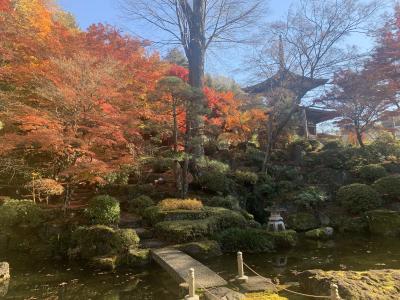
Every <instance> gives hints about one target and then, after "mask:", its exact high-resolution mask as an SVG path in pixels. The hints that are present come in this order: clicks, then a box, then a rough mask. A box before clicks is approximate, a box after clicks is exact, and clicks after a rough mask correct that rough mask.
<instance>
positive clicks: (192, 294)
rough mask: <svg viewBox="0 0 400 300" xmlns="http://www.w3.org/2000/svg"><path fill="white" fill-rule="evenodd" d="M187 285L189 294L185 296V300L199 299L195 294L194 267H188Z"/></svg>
mask: <svg viewBox="0 0 400 300" xmlns="http://www.w3.org/2000/svg"><path fill="white" fill-rule="evenodd" d="M188 285H189V295H186V296H185V300H199V299H200V298H199V296H197V295H196V283H195V277H194V269H193V268H190V269H189V278H188Z"/></svg>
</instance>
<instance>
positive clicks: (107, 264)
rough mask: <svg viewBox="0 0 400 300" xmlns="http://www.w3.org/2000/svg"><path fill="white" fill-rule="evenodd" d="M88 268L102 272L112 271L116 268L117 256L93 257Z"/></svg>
mask: <svg viewBox="0 0 400 300" xmlns="http://www.w3.org/2000/svg"><path fill="white" fill-rule="evenodd" d="M89 264H90V266H91V267H93V268H94V269H98V270H102V271H114V270H115V269H116V267H117V256H116V255H113V256H98V257H93V258H92V259H91V260H90V262H89Z"/></svg>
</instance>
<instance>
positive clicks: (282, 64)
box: [279, 35, 286, 71]
mask: <svg viewBox="0 0 400 300" xmlns="http://www.w3.org/2000/svg"><path fill="white" fill-rule="evenodd" d="M285 68H286V66H285V50H284V49H283V40H282V35H279V69H280V70H281V71H283V70H285Z"/></svg>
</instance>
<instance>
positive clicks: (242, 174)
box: [234, 170, 258, 185]
mask: <svg viewBox="0 0 400 300" xmlns="http://www.w3.org/2000/svg"><path fill="white" fill-rule="evenodd" d="M234 175H235V179H236V181H237V182H238V183H240V184H244V185H254V184H256V183H257V181H258V176H257V174H256V173H254V172H249V171H239V170H238V171H236V172H235V174H234Z"/></svg>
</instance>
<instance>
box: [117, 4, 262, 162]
mask: <svg viewBox="0 0 400 300" xmlns="http://www.w3.org/2000/svg"><path fill="white" fill-rule="evenodd" d="M119 1H120V3H121V7H122V10H123V11H124V12H125V14H126V16H128V17H130V18H132V19H133V20H135V21H144V22H146V23H148V24H150V25H152V26H153V27H154V28H155V29H158V30H159V31H162V32H163V33H164V34H165V37H166V38H163V39H161V40H160V41H158V42H161V43H164V44H180V45H182V47H183V49H184V51H185V54H186V57H187V59H188V63H189V71H190V74H189V83H190V85H191V86H192V87H193V88H194V89H197V90H199V92H200V93H198V94H199V97H194V98H193V99H192V101H191V103H189V107H188V119H189V124H188V125H189V127H188V128H187V130H188V136H189V137H190V138H189V139H190V142H189V143H188V147H189V149H188V152H189V153H190V154H191V155H192V156H193V157H194V158H195V159H196V158H199V157H201V156H203V154H204V148H203V131H204V130H203V129H204V124H203V123H204V122H203V114H204V97H202V96H201V94H202V93H201V92H202V89H203V85H204V64H205V56H206V51H207V49H209V48H210V47H211V46H212V45H220V44H223V43H225V44H226V43H243V42H247V41H248V36H249V34H248V33H249V31H250V28H251V27H252V25H254V24H256V22H257V21H259V20H260V15H262V14H263V13H265V10H264V4H265V2H266V1H265V0H119Z"/></svg>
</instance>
